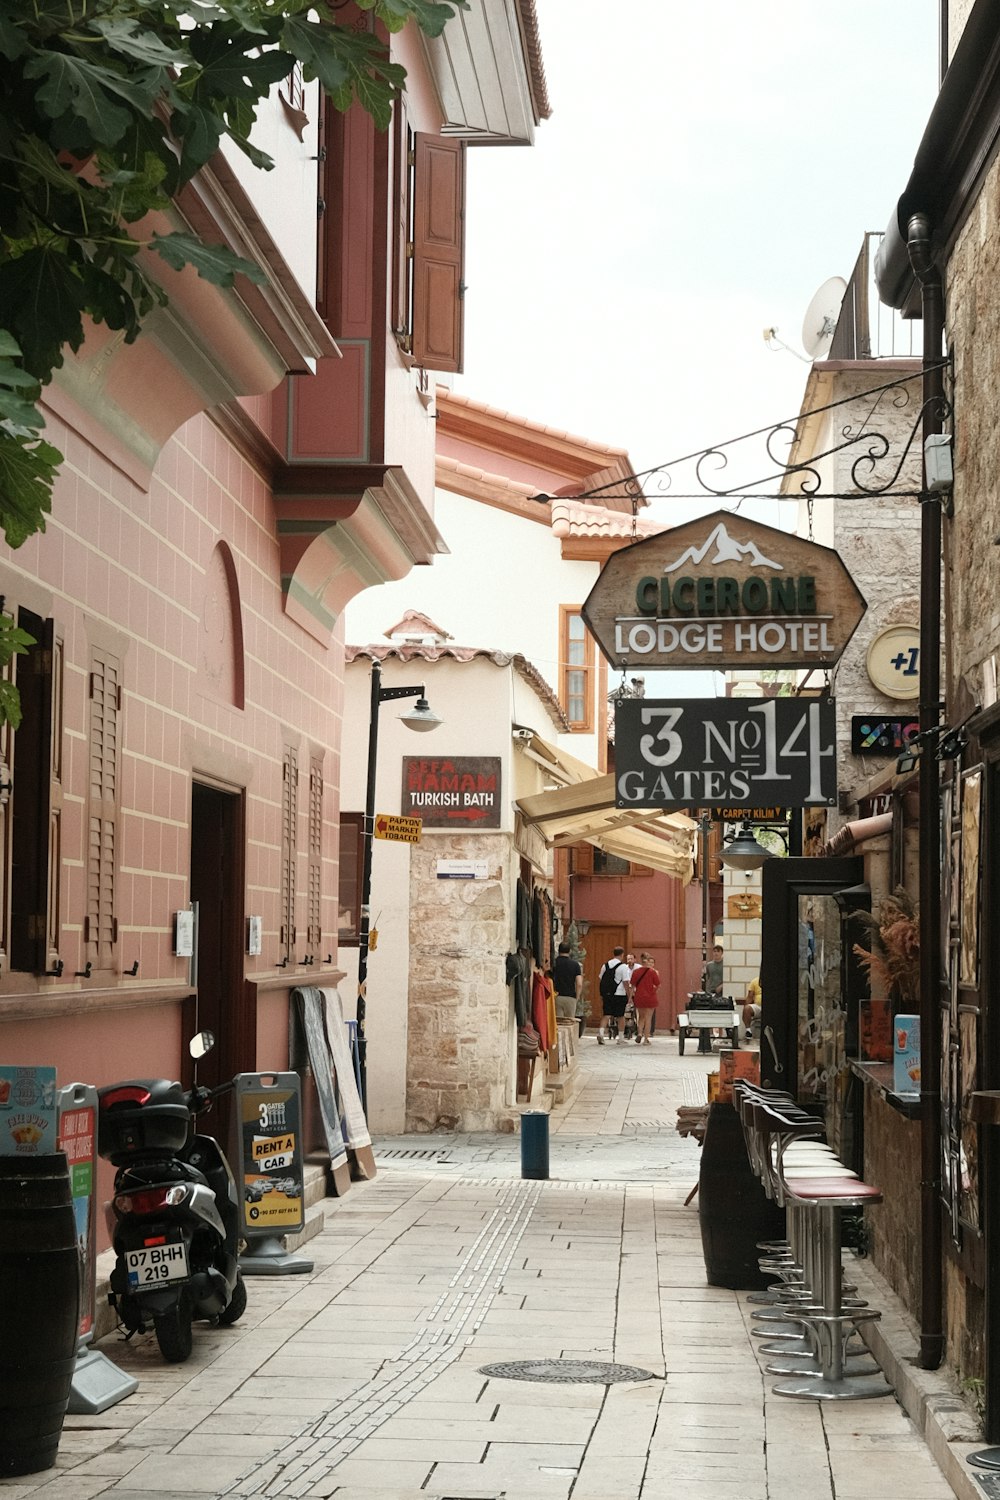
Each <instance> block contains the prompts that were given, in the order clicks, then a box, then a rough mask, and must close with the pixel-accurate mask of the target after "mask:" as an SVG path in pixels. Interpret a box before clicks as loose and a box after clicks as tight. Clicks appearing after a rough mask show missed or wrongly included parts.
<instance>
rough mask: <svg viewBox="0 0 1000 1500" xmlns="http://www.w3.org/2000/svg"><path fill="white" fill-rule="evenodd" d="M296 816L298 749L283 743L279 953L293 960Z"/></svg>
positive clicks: (297, 802) (297, 810) (297, 812)
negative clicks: (284, 745)
mask: <svg viewBox="0 0 1000 1500" xmlns="http://www.w3.org/2000/svg"><path fill="white" fill-rule="evenodd" d="M298 820H299V752H298V751H297V750H296V749H295V748H294V746H292V745H286V747H285V760H284V764H283V766H282V788H281V934H280V939H279V941H280V946H281V949H282V955H283V957H285V958H287V959H288V960H289V962H294V959H295V955H294V953H293V951H292V950H293V949H294V947H295V849H296V844H297V842H298V840H297V837H296V833H297V828H298Z"/></svg>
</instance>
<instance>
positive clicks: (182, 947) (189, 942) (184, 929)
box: [174, 911, 194, 958]
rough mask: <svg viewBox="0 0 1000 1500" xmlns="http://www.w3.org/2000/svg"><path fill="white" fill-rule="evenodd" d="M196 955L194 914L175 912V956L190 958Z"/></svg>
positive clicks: (190, 912) (191, 912)
mask: <svg viewBox="0 0 1000 1500" xmlns="http://www.w3.org/2000/svg"><path fill="white" fill-rule="evenodd" d="M193 953H194V912H193V911H177V912H174V954H175V955H176V957H177V958H190V957H191V955H192V954H193Z"/></svg>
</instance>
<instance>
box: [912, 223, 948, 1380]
mask: <svg viewBox="0 0 1000 1500" xmlns="http://www.w3.org/2000/svg"><path fill="white" fill-rule="evenodd" d="M930 238H931V232H930V221H929V219H928V218H927V215H926V214H914V215H913V216H912V217H911V218H910V220H909V222H908V224H907V226H906V248H907V251H908V252H909V257H910V265H911V266H912V267H913V272H914V275H915V276H916V278H917V280H918V281H919V283H920V290H921V315H922V317H923V330H924V350H923V366H924V376H923V438H924V440H925V441H926V439H927V438H928V437H930V436H932V435H933V434H935V433H939V432H940V431H941V429H942V411H943V396H944V372H943V370H942V368H941V342H942V337H943V333H944V294H943V290H942V286H941V273H940V271H939V270H938V268H937V266H936V265H935V264H934V260H933V257H932V254H931V244H930ZM935 365H936V366H937V368H934V366H935ZM920 499H921V506H920V728H921V731H922V732H924V733H925V738H924V739H923V740H922V741H921V744H922V751H921V755H920V776H919V797H920V840H919V861H920V1075H921V1080H922V1081H921V1089H920V1162H921V1172H920V1200H921V1201H920V1210H921V1238H920V1250H921V1254H920V1262H921V1273H920V1364H921V1367H922V1368H923V1369H925V1370H936V1369H937V1368H938V1366H939V1365H940V1363H941V1359H942V1357H943V1354H944V1333H943V1331H942V1327H941V1312H942V1296H941V1287H942V1265H941V1258H942V1235H941V1183H940V1172H941V1141H940V1129H941V1022H940V1018H939V1002H938V990H939V985H940V974H941V951H940V950H941V936H940V934H941V885H940V858H941V855H940V850H941V807H940V802H939V785H938V761H937V757H936V755H935V750H936V747H937V735H936V734H933V733H931V734H927V733H926V731H928V730H931V731H933V730H936V729H937V728H938V727H939V725H940V723H941V704H940V698H941V660H940V650H941V502H940V499H939V497H938V496H937V495H936V494H932V493H930V492H928V491H926V490H925V492H924V493H923V494H922V495H921V497H920Z"/></svg>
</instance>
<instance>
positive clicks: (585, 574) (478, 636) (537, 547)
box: [344, 489, 599, 766]
mask: <svg viewBox="0 0 1000 1500" xmlns="http://www.w3.org/2000/svg"><path fill="white" fill-rule="evenodd" d="M434 519H435V523H436V525H437V527H438V530H439V531H440V532H441V534H442V536H443V537H444V539H445V542H446V543H447V545H448V547H449V549H450V551H449V554H448V555H447V556H444V557H438V558H436V559H435V561H434V563H433V564H432V566H431V567H429V568H415V569H414V570H413V571H412V572H411V573H410V574H408V575H407V577H406V578H403V579H401V580H399V581H398V582H395V583H387V584H384V585H383V586H382V587H381V588H378V589H366V590H365V591H364V592H363V593H361V594H359V595H357V597H356V598H354V599H352V600H351V602H350V604H349V605H348V606H347V608H346V610H345V611H344V622H345V623H344V629H345V638H346V640H347V641H348V643H349V644H351V645H356V646H365V645H370V644H372V643H376V642H381V641H383V640H384V639H385V636H384V631H385V630H387V629H388V628H390V627H391V626H393V625H395V624H396V622H397V621H398V620H400V619H401V618H402V616H403V615H404V614H405V613H406V611H407V610H408V609H416V610H419V611H420V613H421V614H425V615H427V616H429V618H430V619H432V620H433V621H434V623H435V624H436V625H439V626H440V627H441V629H442V630H445V631H447V632H448V633H449V634H450V635H452V636H453V637H454V641H453V642H452V644H454V645H456V646H480V647H485V648H487V649H489V650H500V651H507V652H519V653H520V654H521V655H523V656H525V657H526V658H527V659H528V661H529V662H530V663H531V664H532V666H533V667H535V668H536V669H537V671H538V672H539V673H540V674H541V676H542V677H543V678H544V679H545V681H546V682H547V683H548V685H549V687H551V688H552V691H553V692H554V693H555V694H556V695H558V692H559V605H560V604H570V605H579V604H582V603H583V601H584V600H585V599H586V597H587V595H588V594H589V593H590V590H591V588H592V587H593V585H594V582H595V580H596V578H597V574H598V571H599V568H598V564H597V563H593V562H571V561H566V560H564V559H563V557H562V555H561V546H560V542H559V539H558V538H557V537H554V536H553V535H552V532H551V531H550V529H549V526H548V524H547V523H546V524H545V525H539V524H538V523H537V522H533V521H526V520H523V519H522V518H521V517H519V516H514V515H510V514H509V513H508V512H506V511H502V510H498V509H496V508H494V507H492V506H489V505H484V504H482V503H480V502H479V501H475V500H469V499H467V498H466V497H465V496H462V495H455V494H452V493H451V492H450V491H447V490H440V489H439V490H438V491H437V496H436V501H435V512H434ZM597 663H598V655H597V653H596V648H595V673H594V676H595V688H596V678H597V670H596V668H597ZM539 707H540V705H539ZM531 727H533V728H536V729H537V730H538V732H539V733H540V734H541V735H543V737H544V738H545V739H548V740H551V741H553V742H555V743H558V744H561V745H562V746H563V748H565V749H566V750H568V751H570V753H571V754H573V755H575V756H576V757H577V759H578V760H582V761H586V762H587V763H588V764H589V765H595V766H596V765H597V761H598V746H597V736H596V735H592V734H591V735H588V734H573V735H566V736H562V737H560V736H558V735H557V733H556V730H555V726H554V724H553V723H552V721H551V719H549V717H548V715H547V714H544V715H539V718H538V722H537V724H533V725H532V726H531Z"/></svg>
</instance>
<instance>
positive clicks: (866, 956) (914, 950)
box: [853, 886, 920, 1011]
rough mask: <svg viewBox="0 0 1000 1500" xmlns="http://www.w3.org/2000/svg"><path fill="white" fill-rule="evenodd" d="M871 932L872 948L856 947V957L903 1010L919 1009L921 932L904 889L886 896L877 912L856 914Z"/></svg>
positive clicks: (915, 912) (898, 888)
mask: <svg viewBox="0 0 1000 1500" xmlns="http://www.w3.org/2000/svg"><path fill="white" fill-rule="evenodd" d="M854 920H855V921H857V922H860V923H861V924H862V925H863V926H864V927H865V928H866V929H867V931H868V934H869V941H870V947H868V948H865V947H862V945H861V944H860V943H855V944H854V949H853V951H854V954H855V956H856V957H857V958H858V959H859V960H860V962H861V967H862V968H863V969H864V971H865V973H866V974H867V975H868V978H869V982H871V981H874V982H875V983H876V984H878V985H880V986H881V987H882V989H883V990H884V991H885V993H886V995H888V996H889V997H890V998H892V999H893V1000H896V1001H898V1002H899V1003H900V1006H901V1008H902V1009H903V1010H913V1011H915V1010H916V1009H917V1006H918V1004H919V999H920V928H919V925H918V920H917V908H916V906H915V905H914V903H913V902H912V901H911V899H910V897H909V896H908V895H907V893H906V891H905V890H904V889H903V887H902V886H897V887H896V889H895V890H894V891H893V893H892V895H891V896H884V897H883V898H882V900H881V901H880V902H879V903H878V906H877V907H876V909H875V911H873V912H867V911H859V912H855V913H854Z"/></svg>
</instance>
